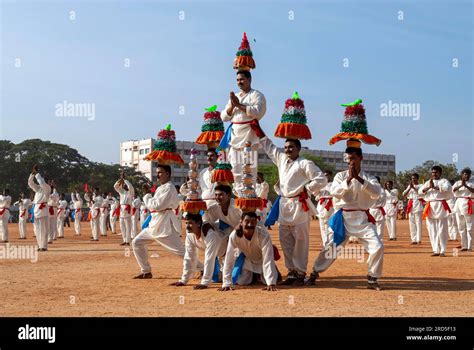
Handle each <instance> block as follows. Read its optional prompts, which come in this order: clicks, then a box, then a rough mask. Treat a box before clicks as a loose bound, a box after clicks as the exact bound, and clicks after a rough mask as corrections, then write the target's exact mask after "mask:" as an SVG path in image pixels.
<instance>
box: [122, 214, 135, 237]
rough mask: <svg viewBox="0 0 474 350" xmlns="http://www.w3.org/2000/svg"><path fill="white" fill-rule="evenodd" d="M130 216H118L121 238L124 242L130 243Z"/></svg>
mask: <svg viewBox="0 0 474 350" xmlns="http://www.w3.org/2000/svg"><path fill="white" fill-rule="evenodd" d="M131 230H132V218H131V217H130V216H129V217H128V218H120V231H121V232H122V238H123V241H124V242H125V243H130V242H131V241H132V238H131V233H132V231H131Z"/></svg>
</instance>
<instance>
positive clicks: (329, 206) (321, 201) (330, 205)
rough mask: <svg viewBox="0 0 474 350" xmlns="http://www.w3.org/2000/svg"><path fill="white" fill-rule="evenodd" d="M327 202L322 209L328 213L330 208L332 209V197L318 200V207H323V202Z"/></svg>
mask: <svg viewBox="0 0 474 350" xmlns="http://www.w3.org/2000/svg"><path fill="white" fill-rule="evenodd" d="M326 199H327V200H328V202H327V203H326V205H325V206H324V209H326V210H327V211H329V210H330V209H331V208H332V207H333V204H332V197H322V198H319V205H323V203H324V201H325V200H326Z"/></svg>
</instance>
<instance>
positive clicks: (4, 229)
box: [0, 210, 9, 241]
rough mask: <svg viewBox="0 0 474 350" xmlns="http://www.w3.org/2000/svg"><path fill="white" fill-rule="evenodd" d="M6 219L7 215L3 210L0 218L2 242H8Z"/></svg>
mask: <svg viewBox="0 0 474 350" xmlns="http://www.w3.org/2000/svg"><path fill="white" fill-rule="evenodd" d="M8 219H9V215H8V213H7V211H6V210H5V211H4V213H3V216H2V217H1V218H0V238H1V240H2V241H8Z"/></svg>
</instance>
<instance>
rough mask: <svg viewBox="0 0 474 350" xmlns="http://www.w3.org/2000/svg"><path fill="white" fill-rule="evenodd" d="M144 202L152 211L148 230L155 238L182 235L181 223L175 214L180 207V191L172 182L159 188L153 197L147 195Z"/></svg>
mask: <svg viewBox="0 0 474 350" xmlns="http://www.w3.org/2000/svg"><path fill="white" fill-rule="evenodd" d="M143 201H144V202H145V205H146V206H147V208H148V209H150V211H151V220H150V225H149V226H148V229H149V231H150V232H151V234H152V235H153V237H167V236H170V235H172V234H178V235H179V234H180V233H181V232H180V229H181V228H180V227H181V225H180V222H179V220H178V217H177V216H176V215H175V213H174V211H175V208H176V207H177V206H178V205H179V200H178V191H176V188H175V186H174V185H173V183H172V182H171V181H169V182H167V183H165V184H163V185H161V186H159V187H158V188H157V189H156V191H155V194H154V195H153V196H152V195H151V193H147V194H146V195H145V196H144V197H143Z"/></svg>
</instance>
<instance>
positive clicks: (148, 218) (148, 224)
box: [142, 214, 151, 230]
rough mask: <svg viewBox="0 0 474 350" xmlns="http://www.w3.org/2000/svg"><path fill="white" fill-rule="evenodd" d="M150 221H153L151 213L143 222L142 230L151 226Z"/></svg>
mask: <svg viewBox="0 0 474 350" xmlns="http://www.w3.org/2000/svg"><path fill="white" fill-rule="evenodd" d="M150 221H151V214H150V215H148V216H147V218H146V219H145V221H143V224H142V230H144V229H146V228H147V227H148V226H150Z"/></svg>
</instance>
